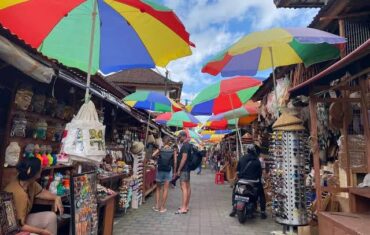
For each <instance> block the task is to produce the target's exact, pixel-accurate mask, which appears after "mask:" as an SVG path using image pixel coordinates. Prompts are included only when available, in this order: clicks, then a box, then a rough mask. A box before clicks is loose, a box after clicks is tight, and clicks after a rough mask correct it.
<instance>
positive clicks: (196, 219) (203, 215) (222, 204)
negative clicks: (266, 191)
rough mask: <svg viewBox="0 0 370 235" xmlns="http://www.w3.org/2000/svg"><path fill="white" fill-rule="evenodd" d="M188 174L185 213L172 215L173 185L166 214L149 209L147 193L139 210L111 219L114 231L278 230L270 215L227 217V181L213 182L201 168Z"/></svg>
mask: <svg viewBox="0 0 370 235" xmlns="http://www.w3.org/2000/svg"><path fill="white" fill-rule="evenodd" d="M191 177H192V178H191V183H192V198H191V202H190V212H189V213H188V214H186V215H175V214H174V212H175V211H176V209H177V207H178V206H179V204H180V197H181V191H180V189H179V187H176V188H175V189H171V190H170V192H169V198H168V203H167V209H168V211H167V212H166V213H164V214H160V213H156V212H154V211H152V209H151V208H152V206H153V202H154V195H153V196H150V197H149V198H148V199H147V201H146V203H145V204H144V205H142V206H141V207H140V208H139V209H137V210H134V209H130V210H129V212H128V213H127V214H126V215H124V216H123V217H121V218H119V219H117V220H116V221H115V223H114V234H116V235H121V234H128V235H131V234H132V235H141V234H143V235H149V234H150V235H151V234H163V235H166V234H168V235H170V234H171V235H172V234H176V235H184V234H191V235H196V234H201V235H212V234H213V235H218V234H220V235H221V234H235V235H236V234H243V235H245V234H249V235H257V234H258V235H262V234H270V232H271V231H273V230H279V229H281V227H280V226H279V225H277V224H276V223H275V222H274V221H273V219H271V218H269V219H267V220H261V219H260V218H259V217H256V218H255V219H253V220H250V221H247V222H246V223H245V224H243V225H241V224H239V222H238V219H237V218H231V217H229V212H230V197H231V188H230V186H229V185H228V184H225V185H215V184H214V182H213V177H214V176H213V174H211V173H210V172H209V171H203V172H202V175H195V174H192V176H191Z"/></svg>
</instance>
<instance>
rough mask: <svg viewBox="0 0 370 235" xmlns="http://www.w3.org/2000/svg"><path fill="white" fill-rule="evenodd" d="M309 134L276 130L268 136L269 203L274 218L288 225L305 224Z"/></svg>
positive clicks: (306, 222) (307, 217)
mask: <svg viewBox="0 0 370 235" xmlns="http://www.w3.org/2000/svg"><path fill="white" fill-rule="evenodd" d="M307 140H308V136H307V135H306V133H305V132H303V131H275V132H274V133H273V134H272V136H271V144H270V154H271V158H273V159H274V165H273V168H272V177H273V183H272V206H273V214H274V216H275V217H276V221H277V222H278V223H280V224H284V225H288V226H299V225H306V224H308V221H309V216H308V213H307V207H308V202H307V201H306V187H305V175H306V173H308V171H309V169H307V168H306V166H307V165H308V164H306V161H307V160H308V157H309V148H308V141H307Z"/></svg>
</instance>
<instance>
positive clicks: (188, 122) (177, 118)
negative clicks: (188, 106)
mask: <svg viewBox="0 0 370 235" xmlns="http://www.w3.org/2000/svg"><path fill="white" fill-rule="evenodd" d="M155 121H156V122H157V123H160V124H165V125H167V126H175V127H196V126H198V124H199V123H200V122H199V120H198V119H197V118H195V117H194V116H193V115H191V114H190V113H187V112H185V111H180V112H175V113H163V114H161V115H159V116H158V117H157V118H156V119H155Z"/></svg>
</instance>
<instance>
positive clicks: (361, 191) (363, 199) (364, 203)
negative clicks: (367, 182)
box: [349, 188, 370, 213]
mask: <svg viewBox="0 0 370 235" xmlns="http://www.w3.org/2000/svg"><path fill="white" fill-rule="evenodd" d="M349 203H350V205H349V206H350V210H351V212H356V213H367V212H370V188H350V189H349Z"/></svg>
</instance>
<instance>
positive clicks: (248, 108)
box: [208, 101, 259, 121]
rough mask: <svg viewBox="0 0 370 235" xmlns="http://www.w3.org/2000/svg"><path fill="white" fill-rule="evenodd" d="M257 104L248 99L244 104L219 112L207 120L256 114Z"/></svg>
mask: <svg viewBox="0 0 370 235" xmlns="http://www.w3.org/2000/svg"><path fill="white" fill-rule="evenodd" d="M258 106H259V104H257V103H255V102H253V101H248V102H247V103H246V104H245V105H243V106H242V107H240V108H238V109H234V110H231V111H228V112H225V113H220V114H217V115H214V116H211V117H210V118H209V119H208V120H209V121H221V120H223V119H227V120H230V119H236V118H241V117H247V116H255V115H257V114H258Z"/></svg>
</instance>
